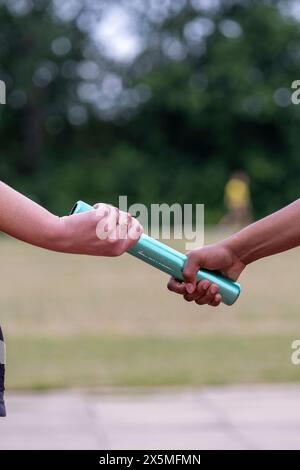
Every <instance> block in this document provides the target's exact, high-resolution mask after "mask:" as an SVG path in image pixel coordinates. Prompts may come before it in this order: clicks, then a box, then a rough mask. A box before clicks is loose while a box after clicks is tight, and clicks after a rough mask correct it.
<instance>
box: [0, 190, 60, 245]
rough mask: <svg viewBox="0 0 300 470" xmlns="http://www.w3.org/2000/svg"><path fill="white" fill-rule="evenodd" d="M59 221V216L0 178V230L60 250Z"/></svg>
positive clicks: (32, 242) (35, 243)
mask: <svg viewBox="0 0 300 470" xmlns="http://www.w3.org/2000/svg"><path fill="white" fill-rule="evenodd" d="M60 225H61V224H60V219H59V217H57V216H55V215H53V214H51V213H50V212H48V211H47V210H46V209H44V208H43V207H41V206H39V205H38V204H36V203H35V202H33V201H31V200H30V199H28V198H27V197H25V196H23V195H22V194H20V193H18V192H17V191H15V190H14V189H12V188H10V187H9V186H7V185H6V184H4V183H2V182H0V231H2V232H5V233H7V234H8V235H11V236H13V237H15V238H18V239H19V240H22V241H24V242H27V243H30V244H32V245H36V246H40V247H42V248H47V249H50V250H57V251H60V244H61V242H62V240H60Z"/></svg>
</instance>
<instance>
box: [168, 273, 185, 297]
mask: <svg viewBox="0 0 300 470" xmlns="http://www.w3.org/2000/svg"><path fill="white" fill-rule="evenodd" d="M167 287H168V289H169V290H170V291H171V292H176V294H181V295H182V294H184V293H185V292H186V290H185V285H184V283H183V282H180V281H177V279H175V278H174V277H170V279H169V282H168V286H167Z"/></svg>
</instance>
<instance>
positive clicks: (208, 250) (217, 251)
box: [168, 241, 245, 307]
mask: <svg viewBox="0 0 300 470" xmlns="http://www.w3.org/2000/svg"><path fill="white" fill-rule="evenodd" d="M200 268H206V269H209V270H212V271H214V270H216V271H220V272H221V274H223V275H224V276H226V277H229V278H230V279H232V280H234V281H236V280H237V278H238V277H239V275H240V274H241V272H242V271H243V269H244V268H245V264H244V263H243V262H242V261H241V260H240V259H239V258H238V256H237V255H236V254H235V253H234V251H233V250H232V248H231V247H230V245H229V244H227V243H226V241H224V242H220V243H216V244H214V245H208V246H205V247H204V248H198V249H196V250H193V251H191V252H190V253H189V254H188V260H187V262H186V264H185V267H184V271H183V275H184V279H185V282H180V281H177V280H176V279H174V278H171V279H170V280H169V283H168V289H169V290H170V291H172V292H176V293H177V294H181V295H183V297H184V299H185V300H186V301H188V302H193V301H194V302H196V304H198V305H204V304H208V305H211V306H212V307H217V306H218V305H219V304H220V303H221V301H222V297H221V294H219V292H218V290H219V289H218V286H217V285H216V284H212V283H210V282H209V281H208V280H203V281H201V282H199V283H198V285H197V281H196V274H197V272H198V270H199V269H200Z"/></svg>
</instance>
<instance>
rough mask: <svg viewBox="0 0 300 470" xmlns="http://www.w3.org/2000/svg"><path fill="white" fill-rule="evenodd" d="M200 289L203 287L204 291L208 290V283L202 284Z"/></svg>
mask: <svg viewBox="0 0 300 470" xmlns="http://www.w3.org/2000/svg"><path fill="white" fill-rule="evenodd" d="M202 287H203V289H204V290H207V289H208V288H209V282H208V281H206V282H204V283H203V284H202Z"/></svg>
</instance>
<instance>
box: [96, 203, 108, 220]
mask: <svg viewBox="0 0 300 470" xmlns="http://www.w3.org/2000/svg"><path fill="white" fill-rule="evenodd" d="M94 208H95V209H96V214H97V216H98V217H99V218H103V217H106V216H108V214H109V212H110V207H109V206H108V205H107V204H104V203H103V202H99V203H97V204H95V205H94Z"/></svg>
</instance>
